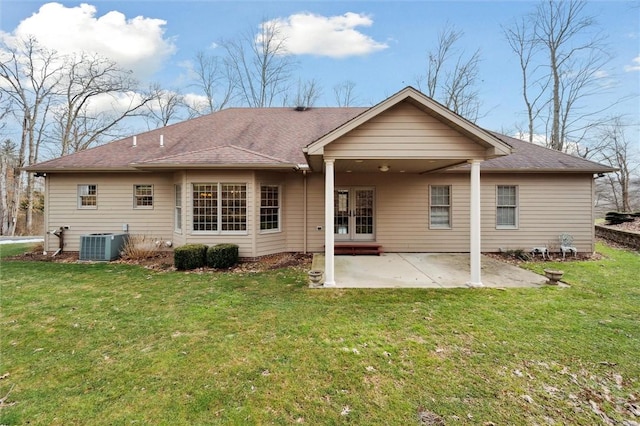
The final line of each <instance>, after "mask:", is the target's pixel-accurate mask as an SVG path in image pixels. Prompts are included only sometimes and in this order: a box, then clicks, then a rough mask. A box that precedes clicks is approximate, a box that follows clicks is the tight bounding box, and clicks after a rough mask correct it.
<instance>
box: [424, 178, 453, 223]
mask: <svg viewBox="0 0 640 426" xmlns="http://www.w3.org/2000/svg"><path fill="white" fill-rule="evenodd" d="M429 191H430V196H429V198H430V205H429V226H430V227H431V228H432V229H434V228H435V229H449V228H451V186H449V185H431V186H430V187H429Z"/></svg>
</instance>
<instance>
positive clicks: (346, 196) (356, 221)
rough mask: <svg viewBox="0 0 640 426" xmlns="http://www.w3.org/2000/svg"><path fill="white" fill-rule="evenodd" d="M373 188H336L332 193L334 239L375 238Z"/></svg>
mask: <svg viewBox="0 0 640 426" xmlns="http://www.w3.org/2000/svg"><path fill="white" fill-rule="evenodd" d="M374 198H375V192H374V190H373V188H337V189H336V191H335V193H334V218H335V219H334V220H335V222H334V232H335V240H336V241H372V240H373V239H374V238H375V229H374V225H375V220H374V219H375V217H374V214H375V199H374Z"/></svg>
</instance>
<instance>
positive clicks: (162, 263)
mask: <svg viewBox="0 0 640 426" xmlns="http://www.w3.org/2000/svg"><path fill="white" fill-rule="evenodd" d="M7 259H8V260H21V261H33V262H57V263H75V262H78V261H79V259H78V252H62V253H60V254H57V255H56V256H53V255H52V253H49V254H46V255H45V254H43V252H42V246H41V245H40V246H36V247H34V249H33V250H32V251H29V252H25V253H22V254H20V255H17V256H11V257H8V258H7ZM312 259H313V255H312V254H309V253H307V254H304V253H278V254H273V255H268V256H262V257H259V258H256V259H251V260H241V261H240V263H238V264H237V265H236V266H234V267H232V268H229V269H228V270H227V271H231V272H264V271H271V270H274V269H280V268H288V267H299V268H305V269H309V268H310V267H311V261H312ZM112 263H121V264H127V265H139V266H144V267H145V268H147V269H152V270H156V271H174V270H175V266H174V264H173V252H171V251H159V252H157V253H156V254H154V255H153V256H150V257H145V258H139V259H126V258H121V259H117V260H114V261H113V262H112ZM195 271H196V272H212V271H216V270H215V269H212V268H199V269H197V270H195ZM189 272H194V271H189Z"/></svg>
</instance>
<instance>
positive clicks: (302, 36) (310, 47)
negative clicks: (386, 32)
mask: <svg viewBox="0 0 640 426" xmlns="http://www.w3.org/2000/svg"><path fill="white" fill-rule="evenodd" d="M272 24H275V25H277V28H278V30H279V34H278V35H279V36H280V37H281V38H282V39H284V40H285V45H286V48H287V52H288V53H289V54H292V55H304V54H308V55H318V56H328V57H331V58H345V57H348V56H362V55H367V54H370V53H373V52H377V51H380V50H383V49H386V48H387V47H389V46H388V45H387V44H386V43H380V42H377V41H375V40H374V39H373V38H371V37H369V36H367V35H365V34H363V33H361V32H360V31H358V30H356V28H357V27H370V26H371V25H372V24H373V20H372V19H371V18H370V17H369V16H367V15H363V14H359V13H352V12H348V13H345V14H344V15H340V16H331V17H326V16H320V15H315V14H312V13H297V14H294V15H291V16H289V17H288V18H278V19H275V20H272V21H269V22H267V23H265V25H272Z"/></svg>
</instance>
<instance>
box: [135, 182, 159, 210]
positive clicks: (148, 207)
mask: <svg viewBox="0 0 640 426" xmlns="http://www.w3.org/2000/svg"><path fill="white" fill-rule="evenodd" d="M139 186H150V187H151V205H150V206H139V205H138V203H137V201H138V197H139V196H138V195H137V194H136V188H137V187H139ZM146 196H147V195H143V196H141V197H146ZM155 203H156V200H155V190H154V188H153V184H149V183H136V184H134V185H133V208H134V209H135V210H153V207H154V205H155Z"/></svg>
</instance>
